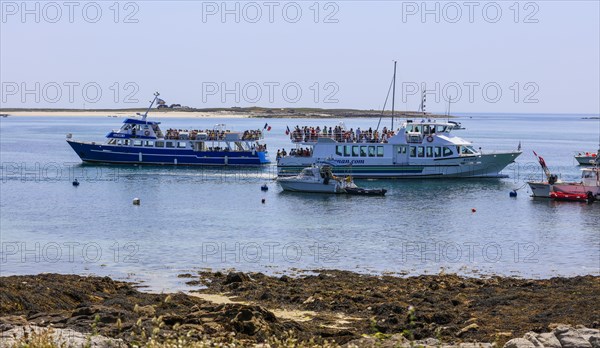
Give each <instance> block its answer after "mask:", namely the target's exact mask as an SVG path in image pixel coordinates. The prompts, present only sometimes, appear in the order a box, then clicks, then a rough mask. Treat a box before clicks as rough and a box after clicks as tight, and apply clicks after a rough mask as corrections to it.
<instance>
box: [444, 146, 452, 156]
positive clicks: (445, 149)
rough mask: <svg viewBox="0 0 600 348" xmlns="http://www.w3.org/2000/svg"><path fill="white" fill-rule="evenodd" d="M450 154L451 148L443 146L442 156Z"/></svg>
mask: <svg viewBox="0 0 600 348" xmlns="http://www.w3.org/2000/svg"><path fill="white" fill-rule="evenodd" d="M449 156H452V150H450V148H449V147H447V146H444V157H449Z"/></svg>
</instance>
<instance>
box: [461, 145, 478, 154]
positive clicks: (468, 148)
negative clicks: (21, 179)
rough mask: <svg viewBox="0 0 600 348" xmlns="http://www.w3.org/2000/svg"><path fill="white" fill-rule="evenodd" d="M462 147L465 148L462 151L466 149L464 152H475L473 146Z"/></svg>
mask: <svg viewBox="0 0 600 348" xmlns="http://www.w3.org/2000/svg"><path fill="white" fill-rule="evenodd" d="M463 148H464V149H465V150H464V151H466V153H470V154H476V153H477V151H475V149H474V148H473V146H463Z"/></svg>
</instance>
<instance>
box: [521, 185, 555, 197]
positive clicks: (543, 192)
mask: <svg viewBox="0 0 600 348" xmlns="http://www.w3.org/2000/svg"><path fill="white" fill-rule="evenodd" d="M527 184H528V185H529V188H531V192H532V196H533V197H543V198H550V193H552V185H550V184H548V183H547V182H533V181H530V182H528V183H527Z"/></svg>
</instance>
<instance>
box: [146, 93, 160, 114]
mask: <svg viewBox="0 0 600 348" xmlns="http://www.w3.org/2000/svg"><path fill="white" fill-rule="evenodd" d="M159 95H160V93H158V92H155V93H154V99H153V100H152V101H151V102H150V106H148V109H147V110H146V112H145V113H144V114H143V115H142V120H143V121H145V120H146V117H147V116H148V112H150V109H152V105H154V102H155V101H156V99H158V96H159Z"/></svg>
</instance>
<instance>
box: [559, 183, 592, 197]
mask: <svg viewBox="0 0 600 348" xmlns="http://www.w3.org/2000/svg"><path fill="white" fill-rule="evenodd" d="M552 190H553V191H554V192H561V193H567V194H575V195H577V194H579V195H581V194H587V193H588V192H591V193H592V194H593V195H594V196H597V195H600V186H589V185H584V184H581V183H563V184H554V185H552Z"/></svg>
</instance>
